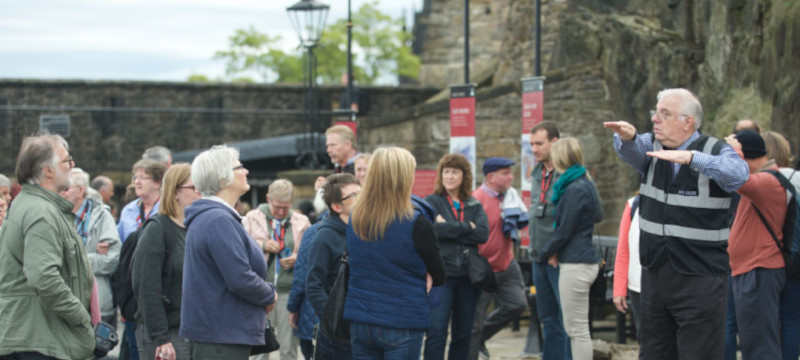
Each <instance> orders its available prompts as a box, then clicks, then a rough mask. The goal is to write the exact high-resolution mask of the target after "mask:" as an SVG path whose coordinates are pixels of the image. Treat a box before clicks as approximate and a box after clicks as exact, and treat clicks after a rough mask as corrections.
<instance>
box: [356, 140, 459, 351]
mask: <svg viewBox="0 0 800 360" xmlns="http://www.w3.org/2000/svg"><path fill="white" fill-rule="evenodd" d="M415 167H416V160H414V157H413V156H412V155H411V153H409V152H408V150H405V149H402V148H398V147H386V148H380V149H378V150H377V151H375V153H373V155H372V158H371V159H370V164H369V167H368V168H367V177H366V182H365V184H364V188H363V190H362V191H361V196H359V198H358V199H357V201H356V204H355V205H354V206H353V211H352V213H351V218H350V223H349V224H348V226H347V232H346V237H347V252H348V253H349V260H350V282H349V288H348V293H347V300H346V302H345V308H344V317H345V319H347V320H349V321H350V336H351V347H352V353H353V358H354V359H419V356H420V351H421V349H422V338H423V336H424V334H425V330H426V329H427V328H428V327H429V326H430V305H429V303H428V296H427V291H428V290H429V289H430V285H429V284H427V276H426V273H428V274H430V277H431V278H432V284H433V285H441V284H443V283H444V279H445V269H444V264H443V263H442V259H441V257H440V256H439V248H438V244H437V241H436V234H435V233H434V230H433V226H432V225H431V223H430V221H429V220H428V219H426V218H425V217H424V216H421V215H420V213H419V212H417V211H415V210H414V208H413V206H412V205H411V186H412V185H413V183H414V168H415Z"/></svg>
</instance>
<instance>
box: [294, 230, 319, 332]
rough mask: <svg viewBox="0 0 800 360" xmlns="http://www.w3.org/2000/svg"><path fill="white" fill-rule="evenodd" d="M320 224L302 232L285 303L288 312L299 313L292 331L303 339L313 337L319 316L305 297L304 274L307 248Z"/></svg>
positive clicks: (306, 264) (306, 271)
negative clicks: (290, 285)
mask: <svg viewBox="0 0 800 360" xmlns="http://www.w3.org/2000/svg"><path fill="white" fill-rule="evenodd" d="M320 226H322V223H321V222H320V223H316V224H314V225H312V226H311V227H310V228H308V229H306V231H305V232H304V233H303V240H302V242H301V243H300V250H298V252H297V261H296V262H295V264H294V278H293V279H292V290H291V291H290V292H289V301H288V303H287V304H286V308H287V309H288V310H289V311H290V312H293V313H299V315H300V316H299V318H298V320H297V330H295V331H294V333H295V335H297V337H298V338H300V339H303V340H311V339H313V338H314V325H316V324H317V323H318V322H319V318H317V315H316V314H315V313H314V309H313V308H312V307H311V303H310V302H308V297H306V274H307V273H308V254H309V249H310V248H311V243H313V242H314V235H316V234H317V230H318V229H319V227H320Z"/></svg>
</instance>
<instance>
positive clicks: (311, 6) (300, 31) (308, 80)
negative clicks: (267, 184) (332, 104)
mask: <svg viewBox="0 0 800 360" xmlns="http://www.w3.org/2000/svg"><path fill="white" fill-rule="evenodd" d="M328 10H330V6H328V5H327V4H323V3H320V2H318V1H315V0H300V1H299V2H297V3H296V4H294V5H292V6H289V7H288V8H286V12H287V13H288V14H289V20H290V21H291V22H292V27H294V30H295V31H296V32H297V36H298V37H299V38H300V46H302V47H304V48H305V49H306V61H305V85H306V88H307V91H306V99H305V100H306V104H305V105H306V109H305V110H306V111H305V115H306V116H305V121H306V131H307V136H306V141H305V142H306V143H305V144H299V145H298V150H300V151H301V153H302V152H307V151H308V149H312V148H314V144H315V143H316V141H315V139H314V136H315V135H314V134H313V133H314V132H315V131H318V130H319V129H317V127H320V126H319V124H316V123H317V122H318V121H317V120H318V119H317V117H316V116H315V115H316V112H317V108H318V106H317V104H316V102H315V101H316V99H315V92H316V91H315V90H316V89H315V88H316V86H317V74H316V67H317V62H316V59H315V58H314V47H315V46H317V44H319V38H320V36H321V35H322V29H323V28H324V27H325V21H326V20H327V18H328ZM323 141H324V139H323ZM309 155H311V157H312V161H311V163H312V165H311V166H312V167H315V166H317V165H319V164H320V161H319V159H318V158H317V154H316V153H314V152H311V153H310V154H309Z"/></svg>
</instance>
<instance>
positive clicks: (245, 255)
mask: <svg viewBox="0 0 800 360" xmlns="http://www.w3.org/2000/svg"><path fill="white" fill-rule="evenodd" d="M185 224H186V227H187V228H188V231H187V233H186V250H185V257H184V262H183V264H184V265H183V298H182V299H181V329H180V336H182V337H184V338H187V339H189V340H193V341H201V342H208V343H222V344H242V345H263V344H264V325H265V316H266V306H267V305H269V304H272V303H274V302H275V286H273V285H272V284H270V283H268V282H266V281H265V280H264V277H265V276H266V275H267V263H266V261H265V260H264V255H263V253H262V251H261V249H260V248H259V246H258V245H257V244H256V242H255V241H254V240H253V239H252V238H251V237H250V235H248V234H247V232H245V231H244V227H242V223H241V218H240V217H239V215H238V214H236V212H234V211H233V209H231V208H230V207H228V206H226V205H225V204H222V203H220V202H217V201H215V200H209V199H200V200H197V201H195V202H194V203H192V205H190V206H189V207H187V208H186V220H185Z"/></svg>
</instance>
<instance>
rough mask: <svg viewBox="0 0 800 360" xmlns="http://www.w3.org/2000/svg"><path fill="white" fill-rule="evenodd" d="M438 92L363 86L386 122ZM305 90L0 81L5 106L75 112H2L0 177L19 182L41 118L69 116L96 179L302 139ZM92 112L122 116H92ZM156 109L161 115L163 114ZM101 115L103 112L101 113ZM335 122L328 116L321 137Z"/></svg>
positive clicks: (331, 101)
mask: <svg viewBox="0 0 800 360" xmlns="http://www.w3.org/2000/svg"><path fill="white" fill-rule="evenodd" d="M343 91H344V89H343V87H341V86H331V87H322V88H320V89H319V103H320V105H319V107H320V109H332V108H336V107H338V98H339V95H340V94H341V93H342V92H343ZM436 91H437V90H436V89H432V88H424V87H399V88H391V87H362V88H361V89H360V92H361V94H365V95H368V97H369V99H370V106H369V111H368V113H367V114H366V115H365V118H369V117H382V116H385V115H386V114H392V113H394V112H395V111H397V109H402V108H408V107H411V106H412V105H414V104H417V103H421V102H423V101H424V100H425V99H427V98H429V97H430V96H431V95H433V94H434V93H435V92H436ZM304 96H305V89H304V88H303V87H301V86H291V85H289V86H285V85H284V86H273V85H246V84H192V83H159V82H127V81H126V82H121V81H120V82H118V81H30V80H0V106H69V107H78V108H73V109H72V111H39V110H36V111H21V110H0V153H2V154H3V155H4V156H2V157H0V173H4V174H9V175H13V172H14V163H15V159H16V156H17V152H18V151H19V146H20V143H21V141H22V138H23V137H25V136H27V135H30V134H33V133H36V132H37V131H38V130H39V116H40V115H41V114H68V115H69V116H70V119H71V137H70V138H69V143H70V146H71V152H72V155H73V156H74V157H75V159H76V162H77V164H78V166H80V167H82V168H84V170H87V171H89V172H90V173H93V174H95V173H99V172H114V171H120V172H129V171H130V166H131V165H132V164H133V163H134V162H135V161H136V160H138V159H139V157H140V156H141V154H142V152H143V151H144V149H145V148H147V147H150V146H153V145H164V146H167V147H169V148H170V149H172V150H173V151H174V152H178V151H183V150H192V149H204V148H208V147H210V146H211V145H214V144H220V143H229V142H237V141H243V140H249V139H258V138H269V137H275V136H280V135H286V134H294V133H301V132H303V131H305V130H306V129H308V128H309V126H310V125H308V124H306V123H305V122H304V120H303V116H302V110H303V109H304V100H303V99H304ZM92 107H103V108H104V109H107V108H114V110H117V111H94V110H97V109H92ZM181 108H183V109H212V110H213V109H218V110H270V111H276V112H277V113H273V114H256V115H253V114H243V113H231V114H217V113H192V112H190V111H184V112H181V111H177V112H170V111H167V110H176V109H178V110H179V109H181ZM158 109H163V110H164V111H160V110H158ZM101 110H103V109H101ZM331 120H333V118H332V117H331V116H327V117H322V118H321V121H320V124H316V125H314V127H315V128H317V130H322V131H324V129H325V128H326V127H327V126H328V125H329V124H330V121H331Z"/></svg>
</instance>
